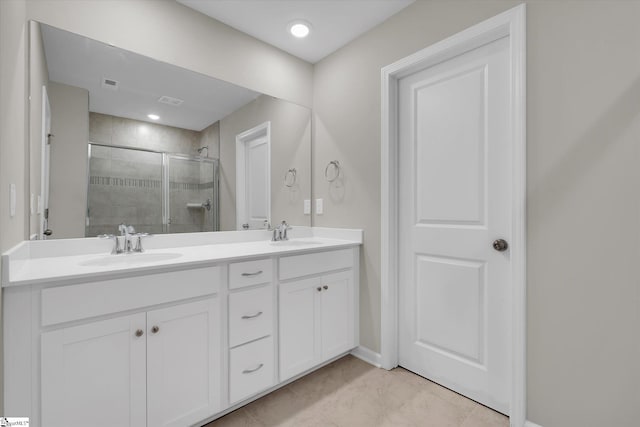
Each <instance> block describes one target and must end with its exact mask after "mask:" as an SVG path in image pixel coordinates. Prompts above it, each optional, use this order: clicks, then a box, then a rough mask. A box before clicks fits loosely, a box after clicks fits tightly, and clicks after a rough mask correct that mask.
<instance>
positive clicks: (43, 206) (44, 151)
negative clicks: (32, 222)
mask: <svg viewBox="0 0 640 427" xmlns="http://www.w3.org/2000/svg"><path fill="white" fill-rule="evenodd" d="M50 135H51V106H50V104H49V95H48V94H47V86H45V85H43V86H42V136H41V153H40V194H39V195H38V210H37V213H38V215H40V221H39V223H40V229H39V230H38V238H39V239H43V238H44V237H45V236H44V231H45V230H46V229H47V228H48V222H49V221H48V209H49V165H50V158H51V146H50V145H49V143H50V142H51V141H50V139H49V137H50Z"/></svg>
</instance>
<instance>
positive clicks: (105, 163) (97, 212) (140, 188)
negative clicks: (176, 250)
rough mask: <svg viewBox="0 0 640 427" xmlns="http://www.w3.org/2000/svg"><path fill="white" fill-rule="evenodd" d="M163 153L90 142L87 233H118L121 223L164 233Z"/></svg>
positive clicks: (90, 235)
mask: <svg viewBox="0 0 640 427" xmlns="http://www.w3.org/2000/svg"><path fill="white" fill-rule="evenodd" d="M162 190H163V185H162V153H155V152H151V151H145V150H138V149H132V148H120V147H110V146H104V145H98V144H89V188H88V196H87V215H86V222H85V236H87V237H94V236H97V235H98V234H116V233H117V232H118V225H119V224H121V223H125V224H130V225H133V226H134V227H135V229H136V231H139V232H147V233H152V234H157V233H162V231H163V221H162V213H163V208H162V202H163V200H162V199H163V194H162V193H163V191H162Z"/></svg>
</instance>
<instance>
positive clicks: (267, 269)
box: [229, 258, 273, 289]
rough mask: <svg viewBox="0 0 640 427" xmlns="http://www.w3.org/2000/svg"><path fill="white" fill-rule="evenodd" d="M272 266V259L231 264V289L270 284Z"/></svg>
mask: <svg viewBox="0 0 640 427" xmlns="http://www.w3.org/2000/svg"><path fill="white" fill-rule="evenodd" d="M272 265H273V261H271V258H263V259H255V260H252V261H244V262H234V263H231V264H229V289H237V288H242V287H244V286H251V285H259V284H261V283H269V282H270V281H271V273H272V267H271V266H272Z"/></svg>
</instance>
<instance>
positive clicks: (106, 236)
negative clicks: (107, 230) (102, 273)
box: [97, 234, 122, 255]
mask: <svg viewBox="0 0 640 427" xmlns="http://www.w3.org/2000/svg"><path fill="white" fill-rule="evenodd" d="M97 237H98V239H113V241H114V245H113V249H112V250H111V254H112V255H116V254H121V253H122V249H121V248H120V241H119V240H118V236H116V235H114V234H99V235H98V236H97Z"/></svg>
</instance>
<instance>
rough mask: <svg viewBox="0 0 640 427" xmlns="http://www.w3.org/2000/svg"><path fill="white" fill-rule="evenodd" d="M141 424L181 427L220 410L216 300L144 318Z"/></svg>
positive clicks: (217, 310) (218, 333)
mask: <svg viewBox="0 0 640 427" xmlns="http://www.w3.org/2000/svg"><path fill="white" fill-rule="evenodd" d="M146 334H147V353H148V356H147V384H148V386H147V411H148V414H147V418H148V425H149V426H154V427H161V426H162V427H184V426H186V425H191V424H194V423H196V422H197V421H200V420H202V419H205V418H207V417H210V416H211V415H213V414H214V413H216V412H218V411H219V410H220V390H221V385H220V381H221V374H220V366H221V365H220V315H219V303H218V298H217V297H214V298H209V299H206V300H203V301H197V302H192V303H187V304H180V305H177V306H173V307H168V308H164V309H159V310H154V311H150V312H148V313H147V332H146Z"/></svg>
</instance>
